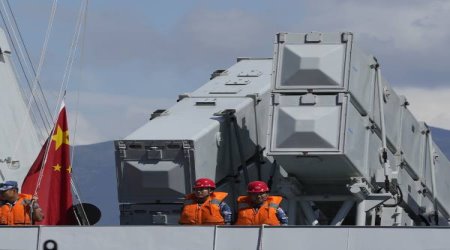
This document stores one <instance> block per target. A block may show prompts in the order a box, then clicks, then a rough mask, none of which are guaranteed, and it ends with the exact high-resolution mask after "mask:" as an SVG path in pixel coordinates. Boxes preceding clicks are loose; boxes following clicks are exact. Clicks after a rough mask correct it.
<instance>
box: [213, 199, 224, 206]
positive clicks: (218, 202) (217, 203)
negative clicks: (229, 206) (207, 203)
mask: <svg viewBox="0 0 450 250" xmlns="http://www.w3.org/2000/svg"><path fill="white" fill-rule="evenodd" d="M221 202H222V201H221V200H218V199H212V200H211V204H214V205H219V204H220V203H221Z"/></svg>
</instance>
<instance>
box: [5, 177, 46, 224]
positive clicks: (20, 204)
mask: <svg viewBox="0 0 450 250" xmlns="http://www.w3.org/2000/svg"><path fill="white" fill-rule="evenodd" d="M0 194H1V197H2V200H1V201H0V225H32V224H34V222H36V221H42V219H44V215H43V213H42V209H41V208H40V207H39V204H38V203H37V200H38V198H37V196H32V195H30V194H21V193H19V188H18V186H17V182H15V181H6V182H5V183H1V184H0Z"/></svg>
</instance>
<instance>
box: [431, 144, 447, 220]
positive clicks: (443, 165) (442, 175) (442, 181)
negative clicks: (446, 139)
mask: <svg viewBox="0 0 450 250" xmlns="http://www.w3.org/2000/svg"><path fill="white" fill-rule="evenodd" d="M433 148H434V151H435V155H434V156H433V157H434V159H435V160H434V162H435V175H436V198H437V199H438V200H439V203H440V204H441V205H442V206H443V208H444V209H445V210H446V212H447V214H449V212H450V192H449V191H450V162H449V160H448V159H447V158H446V157H445V155H444V153H442V151H441V150H440V149H439V147H438V146H437V145H436V144H435V143H433Z"/></svg>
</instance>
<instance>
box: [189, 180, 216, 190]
mask: <svg viewBox="0 0 450 250" xmlns="http://www.w3.org/2000/svg"><path fill="white" fill-rule="evenodd" d="M193 188H216V183H214V181H213V180H211V179H208V178H200V179H197V180H196V181H195V184H194V186H193Z"/></svg>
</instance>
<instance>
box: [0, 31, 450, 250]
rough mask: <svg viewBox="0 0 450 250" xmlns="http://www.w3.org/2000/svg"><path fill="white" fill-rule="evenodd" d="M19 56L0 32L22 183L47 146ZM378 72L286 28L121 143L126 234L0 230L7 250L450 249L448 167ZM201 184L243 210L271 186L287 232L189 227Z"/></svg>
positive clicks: (4, 111)
mask: <svg viewBox="0 0 450 250" xmlns="http://www.w3.org/2000/svg"><path fill="white" fill-rule="evenodd" d="M11 53H12V50H11V49H10V47H9V45H8V42H7V40H6V37H5V35H4V33H3V32H0V79H1V81H0V85H1V91H0V114H1V117H2V120H3V121H7V123H8V124H9V125H8V126H6V125H5V126H2V130H0V149H1V151H0V152H1V157H0V158H1V159H2V160H1V161H0V164H1V165H0V166H1V167H0V171H1V175H0V177H1V179H2V181H3V180H7V179H16V180H18V181H19V183H20V182H21V181H22V180H23V178H24V177H25V175H26V173H27V172H28V166H31V163H32V162H33V160H34V157H35V156H36V155H37V152H38V151H39V148H40V143H39V140H38V139H37V136H36V133H37V131H36V129H35V127H34V125H33V123H32V122H31V119H30V118H29V114H28V111H27V105H26V103H25V102H24V101H23V98H22V93H21V91H20V88H19V85H18V83H17V79H16V76H15V73H14V71H13V68H12V65H11V59H10V57H11ZM381 69H382V67H381V65H380V64H379V63H378V61H377V59H376V58H375V57H374V56H372V55H368V54H366V53H364V52H363V51H362V50H360V49H359V48H358V47H357V46H356V44H355V42H354V35H353V34H352V33H349V32H335V33H321V32H310V33H279V34H277V35H276V37H275V41H274V51H273V58H238V59H237V62H236V64H234V65H232V66H231V67H230V68H228V69H226V70H217V71H215V72H213V73H212V74H211V78H210V81H208V82H207V83H206V84H204V85H203V86H201V87H200V88H199V89H197V90H195V91H193V92H191V93H185V94H181V95H179V97H178V100H177V101H176V103H175V104H174V106H172V107H171V108H169V109H167V110H157V111H155V112H154V113H153V114H152V115H151V118H150V121H148V123H146V124H144V125H143V126H142V127H140V128H139V129H137V130H136V131H134V132H133V133H131V134H130V135H128V136H127V137H125V138H124V139H120V140H116V141H115V142H114V145H115V162H116V174H117V190H118V200H119V203H120V224H121V225H120V226H30V227H0V239H1V241H0V242H1V247H0V248H1V249H124V248H125V249H128V248H134V249H196V250H199V249H314V250H321V249H347V250H348V249H395V250H398V249H399V248H404V249H450V237H448V236H450V228H449V227H448V226H449V217H450V214H449V212H450V192H449V190H450V163H449V161H448V159H447V158H446V157H445V155H444V154H443V152H442V151H441V150H440V149H439V147H438V146H437V144H436V143H435V142H434V141H433V138H432V135H431V132H430V128H429V127H428V126H427V124H426V123H424V122H419V121H417V120H416V118H415V117H414V115H413V114H412V113H411V112H410V110H408V101H407V99H406V97H404V96H399V95H397V94H396V93H395V91H394V90H393V89H392V87H391V86H390V84H389V83H388V82H387V81H386V80H385V79H384V78H383V77H382V74H381ZM23 128H25V129H23ZM21 131H26V132H25V133H26V134H22V133H24V132H21ZM16 142H18V143H19V144H17V143H16ZM10 145H20V147H21V150H17V149H16V148H17V146H16V147H11V146H10ZM200 177H208V178H211V179H213V180H215V181H216V183H217V186H218V188H217V190H219V191H224V192H228V193H229V196H228V198H227V200H226V201H227V203H228V204H230V205H231V207H233V209H236V198H237V197H238V196H239V195H242V194H245V190H246V185H247V183H248V182H250V181H254V180H263V181H266V182H267V183H269V186H270V188H271V193H272V194H277V195H281V196H283V198H284V199H283V203H282V204H281V206H282V207H283V208H285V210H286V211H287V213H288V216H289V226H265V225H262V226H180V225H178V219H179V214H180V212H181V206H182V204H183V197H184V196H185V195H186V194H187V193H190V192H191V187H192V184H193V182H194V181H195V179H197V178H200Z"/></svg>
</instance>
